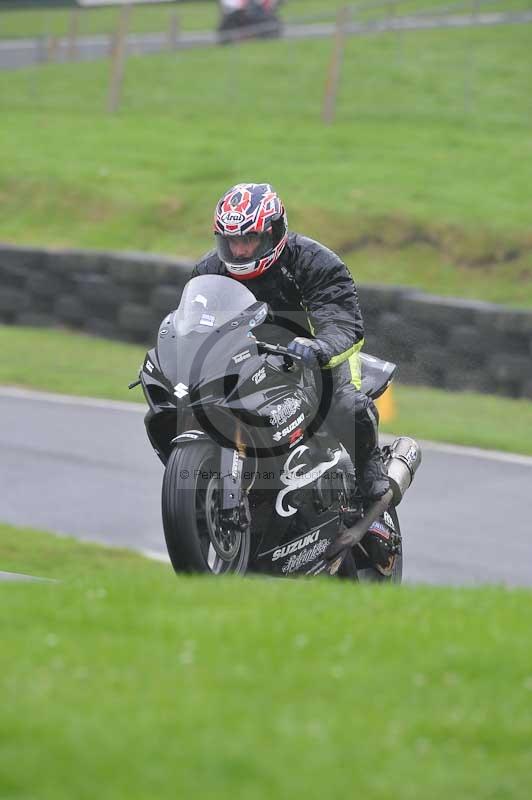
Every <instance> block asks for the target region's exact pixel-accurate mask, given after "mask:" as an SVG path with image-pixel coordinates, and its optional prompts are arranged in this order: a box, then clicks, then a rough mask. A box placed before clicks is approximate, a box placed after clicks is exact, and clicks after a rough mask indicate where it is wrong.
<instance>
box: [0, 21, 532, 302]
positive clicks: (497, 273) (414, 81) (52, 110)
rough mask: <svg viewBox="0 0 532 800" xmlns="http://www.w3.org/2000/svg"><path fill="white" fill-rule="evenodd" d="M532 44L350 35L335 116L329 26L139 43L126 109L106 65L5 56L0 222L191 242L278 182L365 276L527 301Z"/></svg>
mask: <svg viewBox="0 0 532 800" xmlns="http://www.w3.org/2000/svg"><path fill="white" fill-rule="evenodd" d="M531 54H532V26H526V25H524V26H501V27H498V28H489V29H468V30H462V31H459V30H457V31H449V30H440V31H425V32H418V33H409V34H403V35H402V36H401V37H400V38H398V37H397V36H396V35H382V36H376V37H367V38H360V37H358V38H352V39H349V40H348V42H347V44H346V51H345V54H344V62H343V73H342V82H341V86H340V91H339V97H338V109H337V120H336V123H335V124H334V125H333V126H324V125H323V124H322V122H321V117H320V115H321V104H322V88H323V85H324V77H325V74H326V70H327V64H328V60H329V56H330V42H328V41H322V40H309V41H292V42H286V41H274V42H267V43H264V42H255V43H249V44H245V45H242V46H239V47H230V48H213V49H210V50H202V51H189V52H179V53H177V54H165V55H160V56H152V57H149V58H131V59H129V61H128V65H127V69H126V80H125V86H124V93H123V103H122V109H121V112H120V114H118V115H116V116H114V117H109V116H108V115H106V114H105V112H104V111H103V109H104V107H105V100H106V96H107V86H108V69H109V68H108V64H107V63H105V62H98V63H94V64H74V65H68V66H63V65H50V66H48V67H45V68H41V69H28V70H20V71H17V72H12V71H3V72H1V73H0V98H1V99H0V110H1V113H2V127H1V129H0V147H1V149H2V153H3V159H2V163H1V164H0V197H1V200H2V208H3V213H2V218H1V219H0V238H1V239H3V240H5V241H11V242H19V243H36V244H40V243H43V244H54V245H78V246H86V247H109V248H112V249H132V248H134V249H141V250H151V251H160V252H166V253H172V254H177V255H186V256H189V257H192V258H194V257H198V255H199V254H200V253H201V252H203V251H204V250H206V249H207V248H208V247H209V246H210V243H211V241H210V230H209V228H210V222H209V220H210V216H211V213H212V208H213V207H214V204H215V202H216V200H217V198H218V196H219V195H220V194H221V193H222V191H223V190H224V189H226V188H227V186H228V185H231V184H232V183H234V182H237V181H239V180H242V179H257V180H263V179H266V180H271V182H272V183H274V185H276V186H277V188H278V189H279V191H280V193H281V194H282V195H283V197H284V199H285V202H286V205H287V207H288V211H289V219H290V224H291V226H292V227H293V228H294V229H296V230H302V231H305V232H307V233H308V234H309V235H311V236H315V237H317V238H320V239H322V240H324V241H325V242H326V243H327V244H329V245H330V246H331V247H333V248H335V249H338V250H339V252H341V253H342V255H343V256H344V257H345V259H346V261H347V263H348V264H350V265H351V266H352V267H353V269H355V270H356V277H357V278H358V280H360V281H365V280H367V281H374V280H375V279H377V280H380V281H383V282H392V283H398V282H399V281H400V282H404V283H406V284H408V285H413V286H418V287H420V288H423V289H426V290H427V291H434V292H436V293H441V294H451V295H466V296H476V297H478V298H480V299H487V300H495V301H497V302H503V303H509V304H513V305H521V306H531V305H532V239H531V235H530V217H531V213H532V205H531V196H530V191H529V187H530V185H531V183H532V168H531V164H532V159H531V158H530V156H531V137H530V129H531V125H532V115H531V108H530V103H529V95H530V93H529V75H530V69H531V68H532V55H531ZM280 75H286V76H289V77H288V79H286V80H284V79H281V78H280ZM191 76H193V77H191ZM235 120H242V121H243V122H242V124H241V125H240V127H239V126H235ZM244 121H245V124H244ZM35 130H38V131H39V147H38V148H37V147H35Z"/></svg>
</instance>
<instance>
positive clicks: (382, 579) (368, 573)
mask: <svg viewBox="0 0 532 800" xmlns="http://www.w3.org/2000/svg"><path fill="white" fill-rule="evenodd" d="M388 514H389V515H390V516H391V518H392V520H393V524H394V525H395V530H396V531H397V533H399V534H400V533H401V527H400V525H399V518H398V516H397V511H396V510H395V506H390V508H389V509H388ZM357 547H358V545H356V546H355V548H354V549H355V550H356V548H357ZM357 571H358V579H359V581H361V582H362V583H402V580H403V553H402V547H401V552H400V553H399V554H398V555H396V557H395V562H394V565H393V568H392V572H391V575H383V574H382V572H379V570H378V569H376V568H375V567H367V568H366V569H359V570H357Z"/></svg>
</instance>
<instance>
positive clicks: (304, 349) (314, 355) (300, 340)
mask: <svg viewBox="0 0 532 800" xmlns="http://www.w3.org/2000/svg"><path fill="white" fill-rule="evenodd" d="M287 349H288V352H289V353H294V355H296V356H301V358H302V359H303V363H304V364H306V365H307V366H309V367H314V366H317V364H318V363H319V359H320V356H321V355H323V349H322V343H321V342H320V341H319V339H306V338H305V337H304V336H298V337H296V338H295V339H292V341H291V342H290V344H289V345H288V348H287Z"/></svg>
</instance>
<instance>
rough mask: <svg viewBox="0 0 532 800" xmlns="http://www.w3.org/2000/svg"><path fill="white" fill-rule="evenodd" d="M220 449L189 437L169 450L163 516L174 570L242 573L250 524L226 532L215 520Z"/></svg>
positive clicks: (217, 516)
mask: <svg viewBox="0 0 532 800" xmlns="http://www.w3.org/2000/svg"><path fill="white" fill-rule="evenodd" d="M219 469H220V451H219V449H218V448H217V447H216V446H215V445H214V444H212V443H211V442H194V443H193V444H192V443H191V444H187V445H185V446H184V447H181V448H177V449H175V450H173V451H172V453H171V454H170V458H169V459H168V463H167V465H166V469H165V472H164V478H163V487H162V498H161V500H162V516H163V528H164V537H165V539H166V547H167V549H168V555H169V556H170V561H171V562H172V566H173V568H174V570H175V571H176V572H203V573H205V572H207V573H209V572H210V573H213V574H215V575H222V574H228V573H234V574H243V573H244V572H245V571H246V569H247V565H248V561H249V552H250V542H251V539H250V537H251V534H250V528H249V526H248V527H247V528H246V529H245V530H243V531H241V530H235V531H231V532H227V531H224V530H222V528H221V527H220V524H219V512H218V506H219V496H220V489H221V484H220V478H219Z"/></svg>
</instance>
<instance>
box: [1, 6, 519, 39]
mask: <svg viewBox="0 0 532 800" xmlns="http://www.w3.org/2000/svg"><path fill="white" fill-rule="evenodd" d="M343 5H345V3H344V1H343V0H329V2H328V3H327V4H324V3H323V0H288V2H286V3H284V4H283V5H282V6H281V9H280V14H281V17H282V18H283V19H284V20H285V21H286V22H288V23H291V22H298V21H299V19H300V18H308V19H309V20H311V19H312V18H313V17H315V18H316V20H317V21H318V18H319V20H320V21H321V20H322V19H323V21H325V22H327V21H332V20H333V19H334V18H335V15H336V12H337V9H338V8H340V7H342V6H343ZM368 5H369V4H368ZM443 5H445V0H403V2H402V3H401V4H400V5H399V6H396V7H395V9H394V12H395V13H400V14H409V13H412V12H416V11H419V10H423V11H424V10H426V9H428V8H430V7H431V6H433V7H436V8H437V7H441V6H443ZM531 6H532V3H531V2H530V0H498V1H497V0H495V1H494V2H492V3H490V4H489V10H490V11H493V10H497V11H498V10H501V9H508V10H520V9H523V8H530V7H531ZM481 10H482V9H481ZM175 13H177V15H178V19H179V25H180V28H181V30H182V31H190V30H213V29H214V28H215V27H216V25H217V24H218V20H219V16H220V14H219V9H218V3H217V2H216V0H212V2H204V3H198V2H186V0H185V1H184V2H180V3H177V4H168V5H160V6H157V5H155V6H151V7H149V6H148V7H146V6H138V7H137V8H134V9H133V13H132V14H131V18H130V30H132V31H134V32H135V33H142V32H151V31H162V30H167V29H168V26H169V24H170V16H171V15H173V14H175ZM392 13H393V12H392ZM459 13H460V12H459ZM461 13H464V11H463V10H462V12H461ZM389 15H390V8H389V7H386V5H385V4H384V3H383V4H380V5H379V4H377V7H376V8H373V9H372V8H371V7H368V8H366V9H364V8H363V9H361V10H360V11H359V12H358V13H357V14H356V16H354V19H357V20H361V19H376V18H380V17H386V16H389ZM119 16H120V11H119V9H117V8H116V7H115V8H92V9H87V8H86V9H82V10H81V13H80V14H79V16H78V23H77V24H78V35H80V36H82V35H89V34H101V33H109V32H111V31H113V30H114V29H115V28H116V26H117V24H118V20H119ZM71 21H72V16H71V9H64V8H50V7H44V8H42V9H35V8H30V9H24V10H19V11H17V10H10V11H2V10H1V9H0V26H1V27H0V37H1V38H2V39H7V38H20V37H24V36H47V35H48V36H66V35H67V34H68V32H69V30H70V25H71V24H72V23H71Z"/></svg>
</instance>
